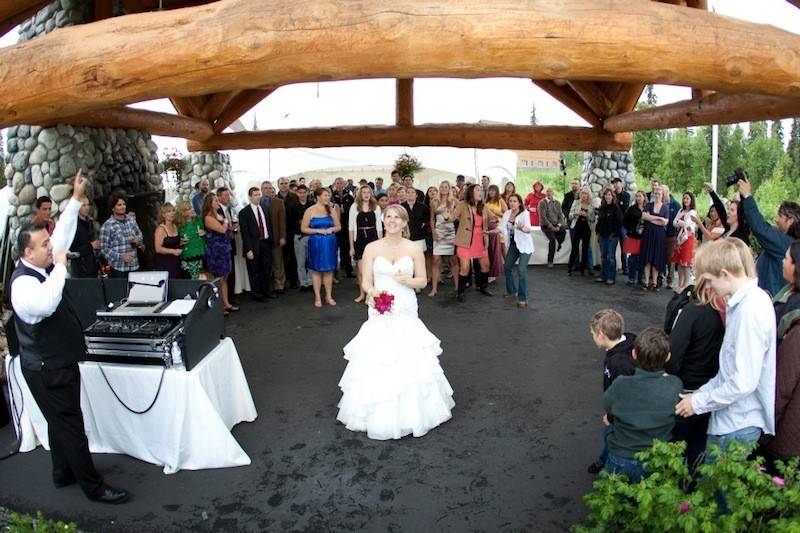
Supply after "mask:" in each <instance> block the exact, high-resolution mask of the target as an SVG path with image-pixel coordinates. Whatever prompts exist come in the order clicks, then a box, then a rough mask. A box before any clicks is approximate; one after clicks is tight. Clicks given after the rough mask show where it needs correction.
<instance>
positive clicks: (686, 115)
mask: <svg viewBox="0 0 800 533" xmlns="http://www.w3.org/2000/svg"><path fill="white" fill-rule="evenodd" d="M797 116H800V98H786V97H781V96H765V95H760V94H722V93H713V94H710V95H707V96H703V97H701V98H697V99H693V100H683V101H681V102H675V103H672V104H667V105H663V106H658V107H649V108H647V109H640V110H638V111H632V112H629V113H622V114H621V115H617V116H613V117H609V118H608V119H606V120H605V121H604V123H603V128H604V129H605V130H606V131H609V132H623V131H626V132H629V131H642V130H655V129H667V128H685V127H691V126H706V125H711V124H735V123H738V122H748V121H754V120H777V119H782V118H789V117H797Z"/></svg>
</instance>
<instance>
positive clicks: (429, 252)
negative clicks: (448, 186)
mask: <svg viewBox="0 0 800 533" xmlns="http://www.w3.org/2000/svg"><path fill="white" fill-rule="evenodd" d="M438 201H439V187H434V186H431V187H428V190H427V191H425V207H426V208H427V209H428V217H429V218H428V220H426V221H425V272H426V274H427V276H428V283H430V282H431V277H432V272H433V224H431V220H432V219H433V217H434V215H433V213H432V212H431V204H433V203H437V202H438Z"/></svg>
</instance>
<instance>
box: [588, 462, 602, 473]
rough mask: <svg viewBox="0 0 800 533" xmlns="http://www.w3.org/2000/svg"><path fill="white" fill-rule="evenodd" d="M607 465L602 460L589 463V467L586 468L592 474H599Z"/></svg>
mask: <svg viewBox="0 0 800 533" xmlns="http://www.w3.org/2000/svg"><path fill="white" fill-rule="evenodd" d="M604 466H605V465H604V464H603V463H601V462H600V461H595V462H594V463H592V464H590V465H589V468H587V469H586V471H587V472H589V473H590V474H599V473H600V471H601V470H603V467H604Z"/></svg>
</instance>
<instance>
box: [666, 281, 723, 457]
mask: <svg viewBox="0 0 800 533" xmlns="http://www.w3.org/2000/svg"><path fill="white" fill-rule="evenodd" d="M685 292H687V293H688V299H687V302H686V303H685V304H684V305H683V307H682V308H681V309H680V311H679V312H678V314H677V318H676V320H675V321H674V324H673V325H672V327H671V330H670V332H669V338H670V350H671V352H672V357H671V359H670V361H669V362H668V363H667V366H666V368H665V370H666V371H667V372H668V373H670V374H672V375H674V376H677V377H678V378H680V380H681V383H683V393H684V394H691V393H693V392H695V391H696V390H697V389H699V388H700V387H702V386H703V385H705V384H706V383H708V381H710V380H711V378H713V377H714V376H715V375H717V372H718V371H719V350H720V347H721V346H722V339H723V337H724V335H725V323H724V321H723V312H724V310H725V302H724V301H722V300H721V299H720V298H718V297H716V296H715V295H714V292H713V291H712V289H711V286H710V284H709V282H708V281H707V280H705V279H703V278H702V277H699V278H698V280H697V284H696V285H695V286H689V287H688V288H687V289H686V291H685ZM676 296H677V295H676ZM710 418H711V414H710V413H704V414H698V415H694V416H691V417H688V418H683V417H676V419H675V429H674V431H673V439H674V440H676V441H684V442H686V452H685V456H686V464H687V465H689V468H690V470H691V471H692V472H693V471H694V469H695V468H696V467H697V466H698V460H699V459H700V458H701V457H702V455H703V453H704V452H705V449H706V438H707V432H708V422H709V420H710Z"/></svg>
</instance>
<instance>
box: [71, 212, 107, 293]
mask: <svg viewBox="0 0 800 533" xmlns="http://www.w3.org/2000/svg"><path fill="white" fill-rule="evenodd" d="M80 201H81V208H80V210H79V211H78V226H77V228H76V230H75V238H74V239H73V240H72V244H71V245H70V247H69V250H70V252H73V253H76V254H78V257H76V258H73V259H71V260H70V274H71V276H72V277H73V278H96V277H97V270H98V269H97V255H96V254H97V252H98V251H99V250H100V239H99V238H98V236H97V230H96V229H95V225H94V221H93V220H92V219H91V218H89V209H90V208H89V199H88V198H86V197H85V196H84V197H82V198H81V200H80Z"/></svg>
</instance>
